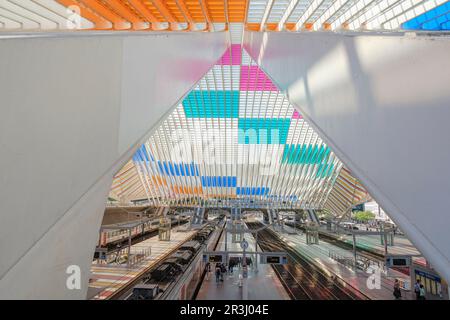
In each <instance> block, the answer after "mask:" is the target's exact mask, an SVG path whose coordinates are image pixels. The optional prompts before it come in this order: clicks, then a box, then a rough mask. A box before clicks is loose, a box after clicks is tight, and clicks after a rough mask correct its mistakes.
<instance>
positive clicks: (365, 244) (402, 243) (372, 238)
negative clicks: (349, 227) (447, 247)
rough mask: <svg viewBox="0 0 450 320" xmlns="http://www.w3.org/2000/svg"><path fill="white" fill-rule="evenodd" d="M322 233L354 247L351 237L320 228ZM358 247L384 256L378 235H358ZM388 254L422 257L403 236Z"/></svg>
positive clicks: (395, 241)
mask: <svg viewBox="0 0 450 320" xmlns="http://www.w3.org/2000/svg"><path fill="white" fill-rule="evenodd" d="M320 233H321V234H323V235H326V236H329V237H333V238H339V239H340V240H341V241H344V242H346V243H348V244H351V245H353V240H352V236H351V235H347V234H343V233H341V234H339V235H337V234H336V233H331V232H329V231H327V230H326V229H325V228H320ZM356 245H357V247H358V248H361V249H364V250H367V251H371V252H373V253H376V254H381V255H384V245H382V244H381V240H380V236H378V235H357V237H356ZM388 252H389V253H391V254H398V255H413V256H418V255H420V252H419V250H417V249H416V247H414V245H413V244H412V243H411V241H409V240H408V238H406V237H405V236H403V235H395V240H394V245H389V246H388Z"/></svg>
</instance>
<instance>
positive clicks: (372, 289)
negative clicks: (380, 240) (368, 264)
mask: <svg viewBox="0 0 450 320" xmlns="http://www.w3.org/2000/svg"><path fill="white" fill-rule="evenodd" d="M285 230H286V231H287V232H286V233H282V232H279V231H277V234H278V236H279V237H280V238H281V240H283V241H285V242H286V243H287V244H289V245H290V246H291V247H292V248H294V249H295V250H296V251H297V252H298V253H299V254H301V255H302V256H303V257H305V258H306V259H307V260H308V261H309V262H310V263H312V264H315V265H317V266H319V267H320V268H321V269H322V270H324V271H325V272H327V273H328V274H329V275H330V276H336V277H338V278H340V279H341V280H343V281H344V282H346V283H347V284H348V285H350V286H351V287H353V288H355V289H357V290H358V291H360V292H362V293H363V294H365V295H366V296H367V297H369V298H370V299H374V300H393V299H394V296H393V286H394V279H395V278H398V279H406V278H407V280H409V277H406V276H405V275H404V274H402V273H400V272H397V271H395V270H390V271H389V272H390V273H389V277H388V276H386V275H385V274H384V273H383V272H380V273H379V275H380V282H379V284H380V285H379V287H377V286H375V285H371V286H369V285H368V281H370V280H369V277H370V276H372V275H374V274H373V273H366V272H364V271H362V270H354V269H352V268H349V267H348V266H345V265H344V264H342V263H340V262H338V261H336V260H334V259H333V258H332V257H331V256H332V255H333V254H334V255H337V256H340V257H348V258H351V257H352V252H350V251H349V250H346V249H343V248H341V247H338V246H336V245H333V244H331V243H328V242H326V241H320V243H319V244H318V245H317V244H306V236H305V234H304V233H302V232H301V233H300V232H298V230H297V231H296V230H294V229H293V228H292V227H289V226H285ZM402 299H403V300H410V299H413V292H411V291H406V290H402Z"/></svg>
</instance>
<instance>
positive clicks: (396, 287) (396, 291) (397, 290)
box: [394, 279, 402, 300]
mask: <svg viewBox="0 0 450 320" xmlns="http://www.w3.org/2000/svg"><path fill="white" fill-rule="evenodd" d="M394 297H395V299H397V300H399V299H401V297H402V291H401V290H400V282H399V281H398V279H395V282H394Z"/></svg>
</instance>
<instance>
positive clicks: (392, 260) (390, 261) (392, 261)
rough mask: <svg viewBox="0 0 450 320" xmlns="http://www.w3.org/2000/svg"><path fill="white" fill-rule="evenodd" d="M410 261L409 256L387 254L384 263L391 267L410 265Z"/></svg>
mask: <svg viewBox="0 0 450 320" xmlns="http://www.w3.org/2000/svg"><path fill="white" fill-rule="evenodd" d="M411 262H412V257H411V256H401V255H387V256H386V261H385V265H386V267H387V268H391V267H410V266H411Z"/></svg>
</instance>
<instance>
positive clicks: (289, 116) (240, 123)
mask: <svg viewBox="0 0 450 320" xmlns="http://www.w3.org/2000/svg"><path fill="white" fill-rule="evenodd" d="M341 167H342V163H341V162H340V161H339V159H338V158H337V157H336V156H335V155H334V153H333V152H332V151H331V150H330V148H328V146H327V145H326V144H325V143H324V142H323V141H322V139H321V138H320V137H319V136H318V135H317V134H316V132H315V131H314V130H313V129H312V127H310V126H309V125H308V123H307V122H306V121H305V120H304V119H303V117H302V115H301V114H300V113H299V112H298V111H296V110H295V109H294V107H293V106H292V105H291V104H290V103H289V102H288V101H287V99H286V98H285V96H284V95H283V94H282V93H281V92H280V91H279V90H278V89H277V87H276V86H275V84H274V83H273V82H272V81H271V79H270V78H269V77H268V76H267V75H266V74H265V73H264V72H263V71H262V70H261V69H260V68H259V67H258V66H257V65H256V63H255V62H254V61H253V60H252V59H251V58H250V57H249V55H248V54H247V53H246V52H245V50H243V49H242V47H241V45H239V44H233V45H231V46H230V48H229V50H228V51H227V53H225V55H224V56H223V57H222V58H221V59H220V60H219V61H218V63H217V64H216V65H215V66H214V67H213V68H212V69H211V70H210V71H209V72H208V73H207V74H206V75H205V76H204V77H203V79H201V80H200V82H199V83H198V84H197V85H196V87H195V88H194V89H193V90H192V91H191V92H190V93H189V94H188V95H187V96H186V97H184V99H183V101H182V103H181V104H180V105H178V106H177V107H176V108H175V109H174V110H173V112H172V113H171V114H170V116H169V117H168V118H167V119H166V120H165V121H164V122H163V123H162V125H161V126H160V127H159V128H158V129H157V130H156V132H155V133H154V134H153V135H152V136H151V138H150V139H149V140H148V141H147V142H146V143H145V144H144V145H143V146H142V147H141V148H140V149H139V150H138V151H137V152H136V154H135V155H134V157H133V159H132V161H131V162H130V163H128V164H127V165H126V166H125V167H124V169H123V170H121V172H119V174H118V175H117V176H116V178H115V181H114V184H113V189H112V193H111V197H112V198H114V197H115V198H116V199H127V200H136V199H148V200H149V201H150V202H151V203H154V204H165V205H199V204H205V205H212V206H215V205H227V204H229V203H236V201H238V202H246V203H247V204H249V205H255V206H260V205H261V206H265V205H267V203H271V204H275V205H278V206H281V207H315V208H319V207H323V206H324V204H325V201H326V200H327V196H328V194H329V192H330V191H331V189H332V187H333V184H334V181H335V179H336V178H337V176H338V174H339V170H340V169H341Z"/></svg>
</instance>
